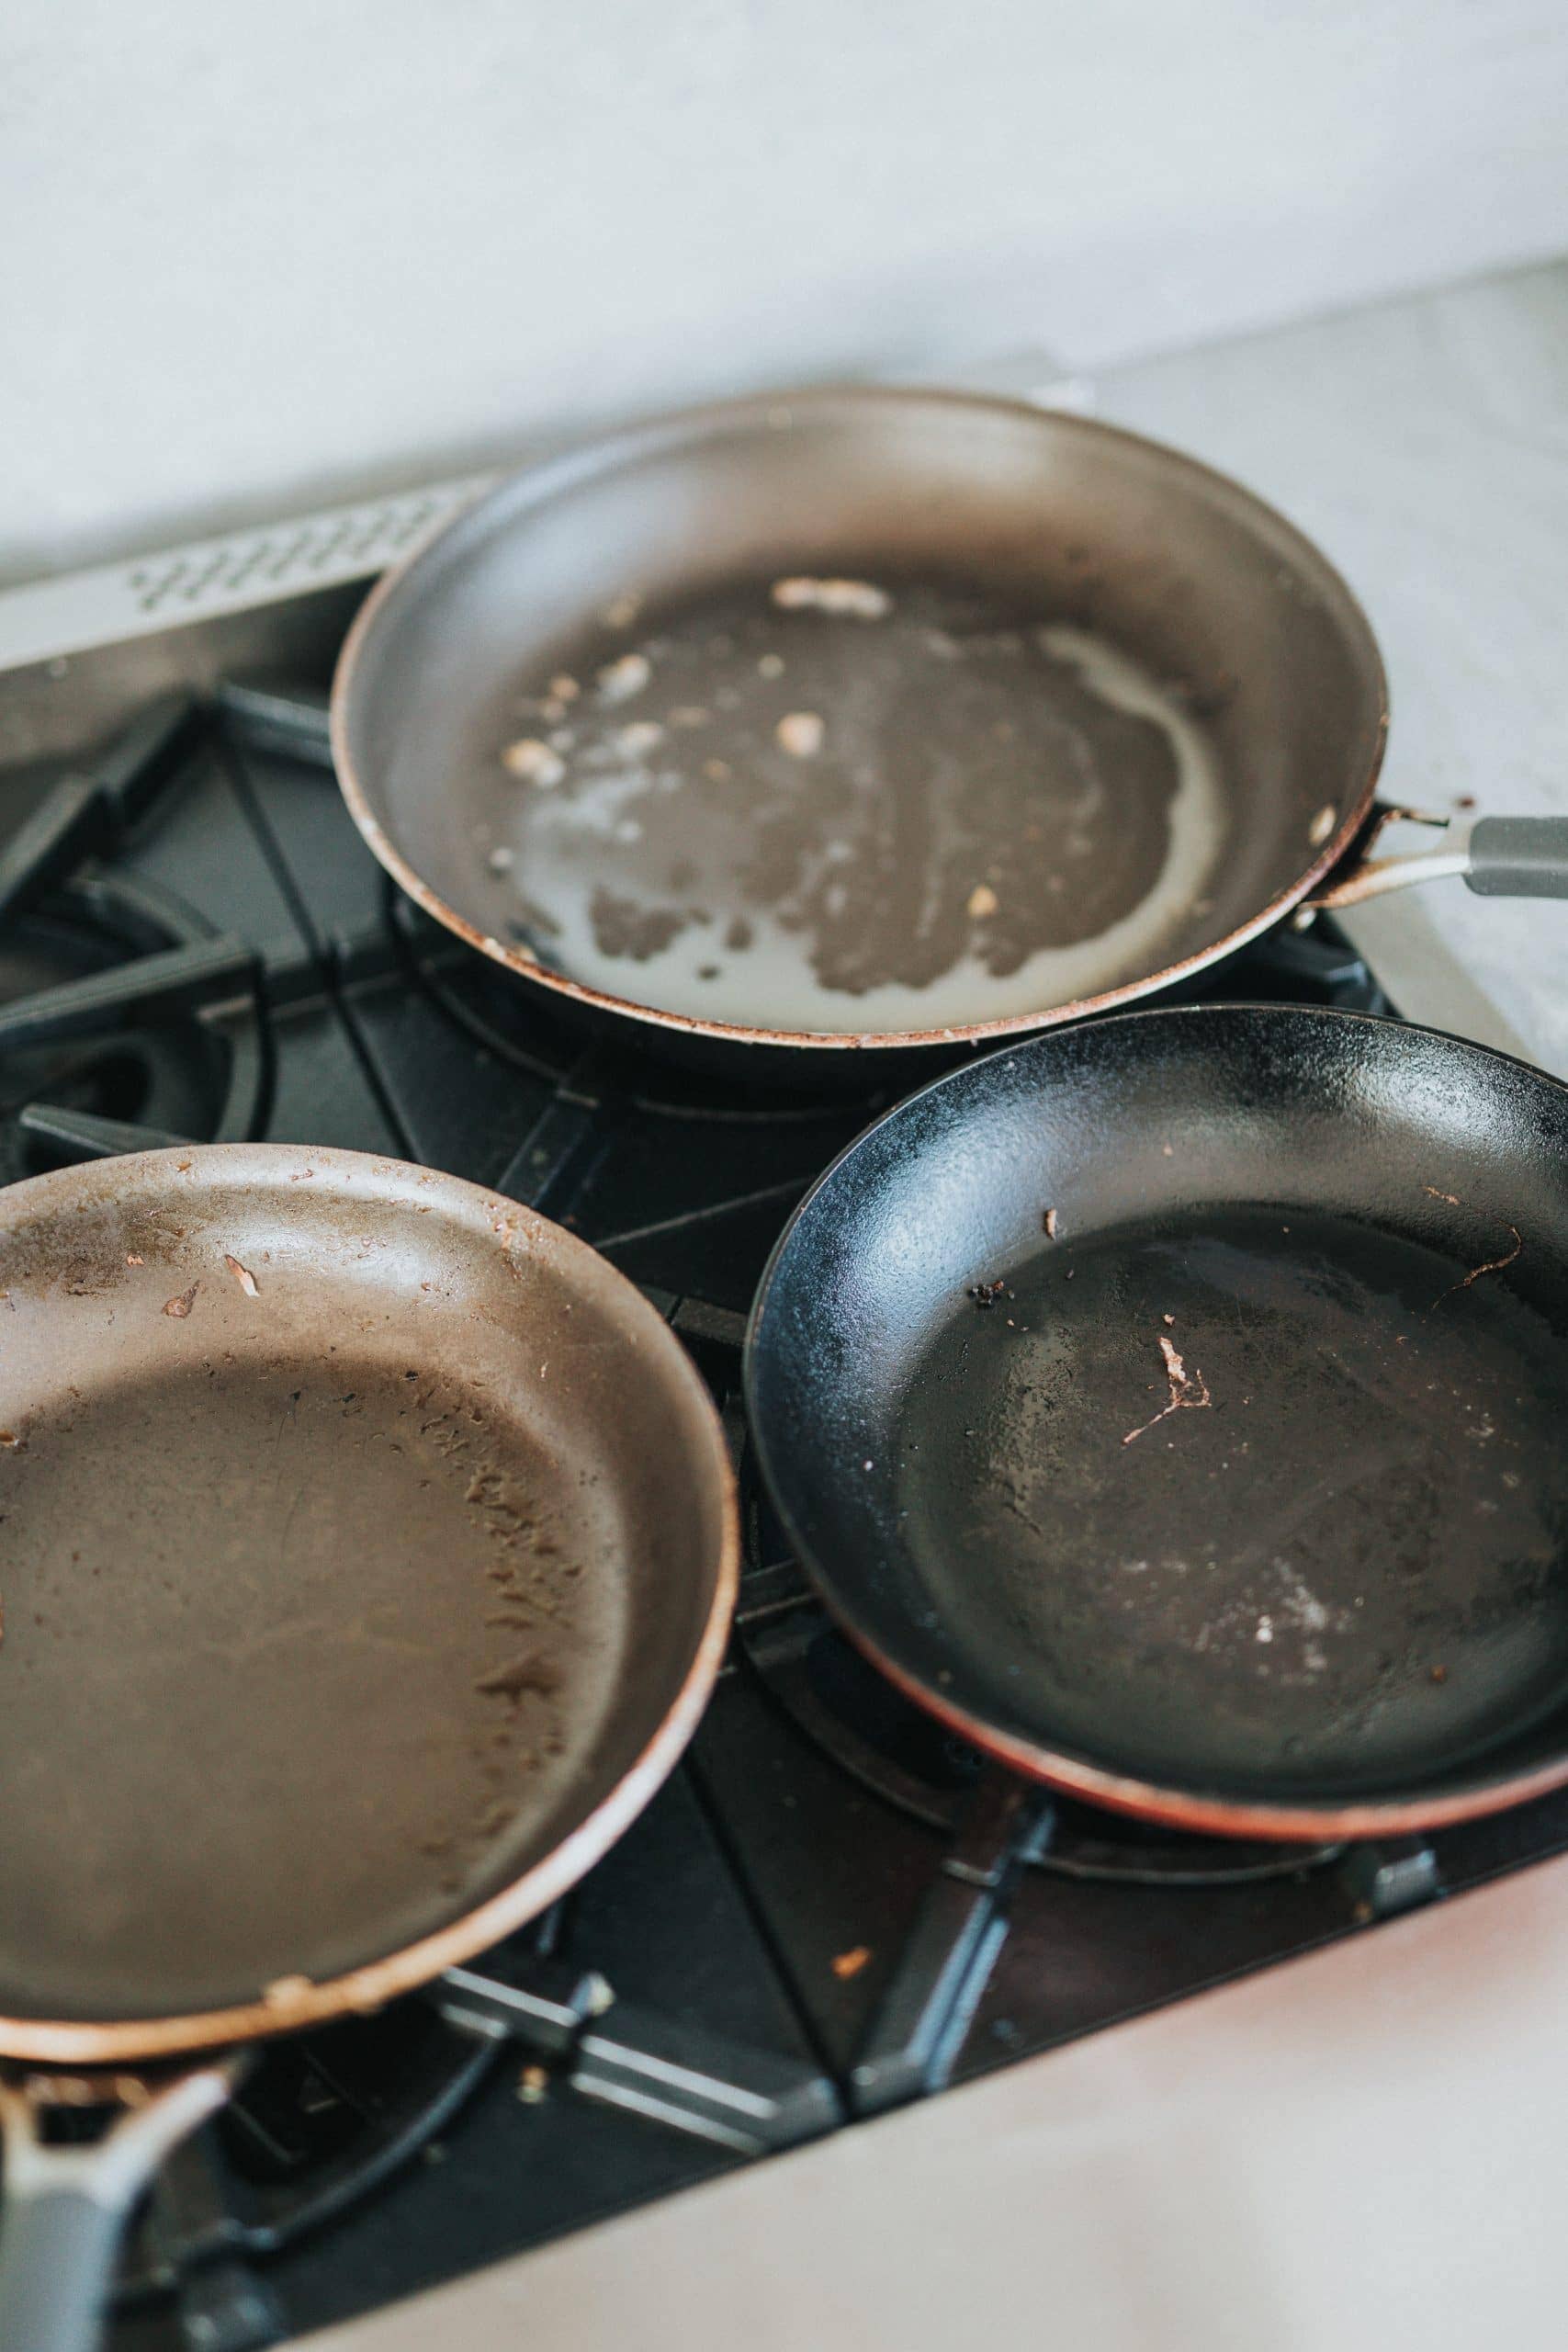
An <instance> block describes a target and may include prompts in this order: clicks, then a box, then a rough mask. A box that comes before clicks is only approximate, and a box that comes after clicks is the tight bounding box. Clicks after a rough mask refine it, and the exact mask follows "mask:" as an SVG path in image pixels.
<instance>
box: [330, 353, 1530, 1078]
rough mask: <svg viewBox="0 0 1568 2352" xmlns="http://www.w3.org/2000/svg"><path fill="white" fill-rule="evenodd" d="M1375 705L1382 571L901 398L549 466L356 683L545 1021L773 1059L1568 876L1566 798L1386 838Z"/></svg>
mask: <svg viewBox="0 0 1568 2352" xmlns="http://www.w3.org/2000/svg"><path fill="white" fill-rule="evenodd" d="M1107 647H1109V648H1110V649H1111V652H1110V654H1109V655H1108V654H1107V652H1106V648H1107ZM1386 724H1387V697H1386V689H1385V685H1384V680H1383V673H1382V663H1381V662H1380V660H1379V656H1378V650H1377V646H1376V643H1375V641H1374V639H1373V637H1372V634H1371V629H1370V628H1369V627H1368V624H1367V621H1366V619H1365V616H1363V614H1362V613H1361V610H1360V608H1359V605H1357V603H1356V601H1355V599H1354V597H1353V596H1352V595H1351V594H1350V592H1349V590H1348V588H1347V587H1346V585H1345V582H1343V581H1342V580H1341V579H1340V577H1339V575H1338V574H1337V572H1336V571H1334V570H1333V569H1332V568H1331V567H1330V565H1329V564H1328V563H1327V562H1326V561H1325V559H1324V558H1323V557H1322V556H1321V555H1320V554H1319V553H1318V552H1317V550H1316V549H1315V548H1314V547H1313V546H1311V545H1310V543H1309V542H1308V541H1307V540H1306V539H1304V538H1303V537H1302V536H1301V534H1300V533H1299V532H1297V531H1296V530H1294V529H1293V528H1292V526H1291V525H1290V524H1289V523H1287V522H1286V521H1284V520H1283V518H1282V517H1281V516H1280V515H1277V514H1275V513H1273V512H1272V511H1271V510H1270V509H1269V507H1267V506H1265V505H1264V504H1262V503H1260V502H1259V501H1258V499H1256V498H1254V497H1252V496H1251V495H1250V494H1249V493H1248V492H1247V491H1245V490H1243V489H1241V488H1240V487H1239V486H1238V485H1237V484H1236V483H1235V482H1233V481H1227V480H1225V479H1224V477H1223V476H1221V475H1219V474H1216V473H1213V472H1212V471H1210V470H1209V469H1207V468H1206V467H1204V466H1201V465H1199V464H1196V463H1195V462H1194V461H1193V460H1192V459H1190V458H1185V457H1182V456H1179V454H1178V453H1177V452H1176V451H1174V450H1171V449H1168V448H1162V447H1158V446H1157V445H1156V444H1155V443H1153V442H1150V441H1145V440H1143V439H1140V438H1139V437H1138V436H1136V435H1133V434H1130V433H1124V432H1121V431H1119V430H1115V429H1113V428H1111V427H1110V426H1108V425H1105V424H1098V423H1095V422H1092V421H1089V420H1087V419H1085V418H1082V417H1077V416H1068V415H1062V414H1055V413H1048V412H1045V411H1043V410H1040V409H1038V408H1032V407H1028V406H1025V405H1022V404H1019V403H1014V402H1010V401H998V400H992V399H980V398H973V397H967V396H959V395H954V394H944V393H938V392H931V391H923V390H922V391H907V390H906V391H897V390H876V389H870V388H857V389H850V390H816V391H810V392H797V393H789V394H783V395H778V396H775V397H773V398H766V399H757V400H750V401H736V402H733V403H730V404H728V405H723V406H717V407H709V408H703V409H697V410H694V411H690V412H687V413H682V414H678V415H675V416H672V417H667V418H664V419H662V420H660V421H659V422H656V423H654V424H646V425H643V426H640V427H638V428H637V429H636V430H634V431H632V432H628V433H626V434H623V435H620V436H619V437H617V438H615V439H611V440H607V441H604V442H601V443H599V444H597V445H595V446H593V447H589V448H586V449H582V450H579V451H578V452H576V453H574V454H573V455H570V456H569V457H567V458H561V459H558V460H556V461H554V462H551V463H549V464H546V465H543V466H540V467H538V468H536V469H534V470H532V471H529V472H525V473H524V474H522V475H521V476H519V477H518V478H517V479H515V480H514V481H511V482H509V483H508V484H506V485H505V486H504V487H503V488H502V489H501V490H499V491H497V492H495V493H494V494H493V495H491V497H489V498H487V499H486V500H484V501H483V502H482V503H480V504H479V505H478V506H476V507H474V508H473V509H472V510H471V511H469V512H468V514H467V515H464V516H462V517H461V518H460V519H459V520H457V521H456V522H455V523H453V524H452V525H450V526H448V527H446V529H444V530H443V531H442V532H441V533H439V535H438V536H437V537H435V538H434V540H433V541H432V542H430V543H429V544H428V545H427V546H426V547H425V548H423V551H422V552H420V553H419V554H418V555H416V556H415V558H414V559H413V560H412V561H411V562H410V563H409V564H408V565H407V567H406V568H404V569H403V570H401V571H398V572H396V573H394V574H391V575H389V577H388V578H386V579H385V580H383V581H382V582H381V583H380V584H379V585H378V587H377V588H376V590H375V591H374V592H373V593H372V594H371V595H370V597H369V599H368V601H367V604H366V605H365V606H364V607H363V609H362V611H361V613H360V615H359V616H358V618H357V619H356V621H355V625H354V628H352V629H351V631H350V633H349V637H348V639H347V642H346V644H345V646H344V652H343V656H342V659H341V662H340V664H339V667H338V672H337V676H336V680H335V682H334V686H333V705H332V733H333V753H334V759H335V763H336V766H337V771H338V775H339V778H340V781H341V784H342V787H343V791H344V796H345V798H346V800H347V803H348V806H349V809H351V811H352V812H353V815H354V818H355V821H356V823H357V824H358V826H359V828H360V831H361V832H362V833H363V834H364V837H365V839H366V841H367V842H368V844H369V846H370V848H371V849H372V850H373V851H374V852H375V854H376V855H377V856H378V858H379V859H380V861H381V863H382V864H383V865H385V866H386V868H387V869H388V871H389V873H390V874H391V875H392V876H393V877H394V879H395V880H396V881H397V882H398V883H400V885H401V887H402V888H403V889H404V890H406V891H407V892H408V893H409V894H410V896H411V897H412V898H413V899H417V900H418V901H419V903H420V904H421V905H422V906H423V907H424V908H425V909H426V910H428V911H429V912H430V913H431V914H432V915H434V917H436V918H437V920H439V921H440V922H443V923H445V924H446V926H447V927H448V928H449V929H450V930H452V931H453V932H455V933H457V934H458V935H459V936H460V937H461V938H463V939H465V940H467V941H468V943H469V944H471V945H473V946H475V947H477V948H479V949H480V950H481V951H482V952H483V953H484V954H486V955H487V956H491V957H493V958H494V959H495V960H496V961H497V962H498V963H500V964H502V965H504V966H505V967H508V968H509V969H510V970H512V971H513V973H515V974H516V976H517V977H518V978H519V979H520V980H521V981H524V982H525V983H526V984H527V985H528V986H529V987H530V988H531V989H537V990H540V991H544V992H547V995H548V996H549V998H551V999H552V1000H553V1001H554V1005H555V1009H556V1010H557V1011H558V1012H566V1013H569V1014H573V1013H574V1014H576V1015H579V1016H581V1017H582V1018H584V1019H588V1020H596V1021H599V1022H601V1023H625V1022H627V1021H635V1022H636V1023H637V1024H638V1027H639V1030H640V1034H641V1035H642V1038H643V1040H644V1041H645V1042H646V1043H647V1044H648V1045H649V1046H660V1047H663V1048H665V1049H667V1050H669V1051H672V1052H676V1053H677V1054H681V1055H683V1056H684V1057H687V1058H697V1059H705V1060H708V1061H710V1062H711V1061H713V1060H714V1059H715V1058H724V1057H727V1056H728V1057H730V1058H732V1059H733V1060H735V1061H737V1062H739V1061H740V1060H742V1059H743V1060H744V1062H745V1063H746V1065H747V1071H746V1074H747V1075H748V1076H750V1077H753V1078H755V1077H761V1076H766V1075H780V1074H784V1075H786V1076H787V1075H790V1074H792V1073H793V1072H795V1071H798V1069H799V1067H800V1064H801V1062H802V1061H803V1060H810V1061H812V1062H814V1063H815V1065H816V1067H815V1068H814V1069H812V1070H811V1071H810V1073H809V1074H810V1075H811V1076H812V1077H813V1078H816V1077H818V1076H822V1075H825V1074H827V1073H828V1071H829V1070H830V1069H832V1068H833V1067H834V1066H835V1063H836V1064H837V1066H839V1067H842V1064H843V1057H844V1056H845V1054H846V1053H852V1052H854V1051H860V1052H864V1051H865V1050H867V1049H870V1050H872V1051H874V1052H880V1051H883V1050H892V1049H901V1050H903V1051H905V1052H906V1053H908V1051H909V1050H910V1049H913V1050H914V1051H915V1052H917V1053H918V1052H919V1051H920V1050H921V1049H925V1050H927V1052H928V1055H929V1052H930V1050H931V1049H932V1048H940V1049H945V1048H949V1047H951V1046H953V1045H954V1044H963V1043H970V1044H973V1043H976V1042H978V1041H984V1040H987V1039H1001V1038H1003V1037H1006V1036H1008V1035H1017V1034H1021V1033H1023V1032H1027V1031H1030V1030H1034V1029H1038V1028H1040V1027H1042V1026H1044V1025H1048V1024H1051V1023H1060V1022H1066V1021H1068V1020H1071V1019H1073V1018H1075V1017H1077V1016H1078V1015H1080V1014H1083V1013H1086V1012H1099V1011H1103V1010H1105V1009H1106V1008H1108V1007H1110V1006H1113V1005H1118V1004H1122V1003H1124V1002H1127V1001H1131V1000H1132V999H1134V998H1137V997H1140V996H1144V995H1145V994H1147V993H1148V992H1149V991H1151V990H1154V989H1162V988H1166V987H1168V986H1170V985H1171V984H1173V983H1175V982H1177V981H1179V980H1181V979H1183V978H1188V977H1190V975H1192V974H1193V973H1195V972H1198V971H1201V969H1203V968H1204V967H1206V966H1208V965H1211V964H1213V962H1215V961H1216V960H1217V959H1218V958H1220V957H1222V956H1225V955H1226V954H1228V953H1229V952H1231V951H1232V950H1234V949H1235V948H1237V947H1239V946H1240V945H1241V944H1243V943H1244V942H1246V941H1247V940H1248V939H1250V938H1252V937H1253V936H1254V935H1255V934H1257V933H1258V932H1260V931H1263V930H1265V929H1266V928H1267V927H1268V926H1269V925H1270V924H1272V923H1275V922H1279V921H1280V919H1281V918H1282V917H1283V916H1285V915H1287V914H1288V913H1289V912H1290V911H1291V910H1292V909H1294V908H1296V907H1299V906H1301V905H1302V904H1303V901H1304V902H1308V903H1311V904H1315V905H1320V906H1332V905H1345V904H1348V903H1352V902H1353V901H1355V900H1357V899H1362V898H1366V897H1370V896H1371V895H1374V894H1375V893H1376V892H1378V891H1381V890H1385V889H1389V888H1394V887H1395V886H1397V885H1399V884H1401V883H1404V882H1409V881H1414V880H1416V879H1420V878H1422V877H1423V876H1438V875H1445V874H1446V875H1455V874H1462V875H1463V876H1464V877H1465V879H1466V880H1467V881H1468V882H1469V884H1470V886H1471V888H1473V889H1476V890H1480V891H1483V892H1501V891H1513V892H1517V893H1526V894H1530V893H1535V894H1545V895H1552V894H1555V895H1562V894H1563V893H1564V892H1565V891H1568V819H1565V820H1507V819H1483V820H1481V821H1480V822H1478V823H1476V824H1475V825H1474V826H1473V828H1472V829H1470V830H1469V831H1465V829H1464V828H1462V827H1461V826H1458V825H1450V824H1449V822H1448V820H1447V819H1445V818H1443V817H1441V816H1437V817H1428V818H1427V819H1426V820H1424V821H1426V822H1428V823H1431V824H1434V825H1438V826H1445V827H1447V832H1446V836H1445V839H1444V842H1443V844H1442V846H1441V847H1440V848H1439V849H1438V851H1437V852H1436V853H1435V854H1427V855H1423V856H1418V857H1414V858H1412V857H1386V856H1383V855H1382V854H1377V838H1378V835H1379V834H1380V833H1381V831H1382V827H1383V825H1384V824H1385V823H1386V821H1387V819H1388V817H1389V815H1390V814H1391V813H1393V812H1391V811H1389V810H1387V809H1376V810H1374V808H1373V801H1372V792H1373V785H1374V781H1375V778H1376V775H1377V772H1378V767H1379V763H1380V761H1381V759H1382V745H1383V737H1384V732H1385V729H1386ZM1406 813H1408V812H1406ZM758 1048H761V1049H763V1050H761V1051H758V1050H757V1049H758Z"/></svg>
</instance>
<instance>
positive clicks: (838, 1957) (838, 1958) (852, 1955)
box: [832, 1944, 871, 1982]
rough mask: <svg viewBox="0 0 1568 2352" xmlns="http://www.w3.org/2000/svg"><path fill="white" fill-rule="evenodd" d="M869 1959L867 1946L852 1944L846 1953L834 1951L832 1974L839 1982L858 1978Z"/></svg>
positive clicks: (868, 1946)
mask: <svg viewBox="0 0 1568 2352" xmlns="http://www.w3.org/2000/svg"><path fill="white" fill-rule="evenodd" d="M870 1958H871V1946H870V1945H869V1944H854V1945H852V1947H851V1949H850V1950H849V1951H836V1952H835V1953H834V1954H833V1963H832V1965H833V1973H834V1975H835V1976H837V1977H838V1978H839V1979H840V1982H842V1981H845V1980H847V1979H848V1978H850V1977H852V1976H858V1975H859V1974H860V1973H861V1970H862V1969H863V1967H864V1966H865V1964H866V1962H867V1961H869V1960H870Z"/></svg>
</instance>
